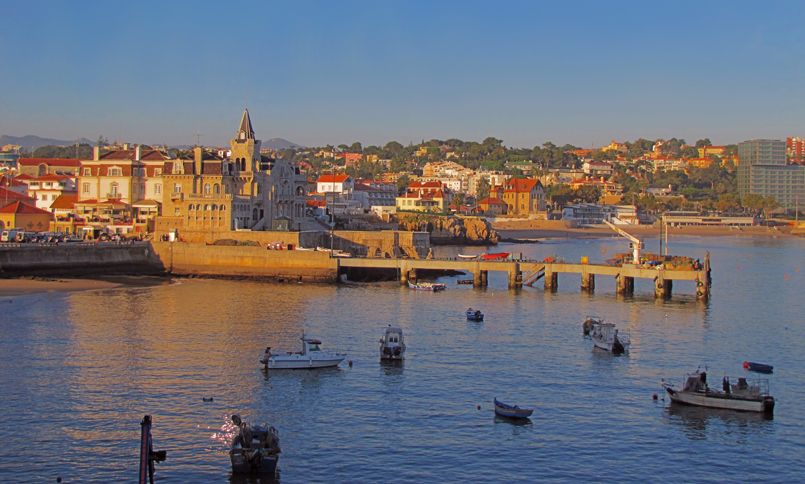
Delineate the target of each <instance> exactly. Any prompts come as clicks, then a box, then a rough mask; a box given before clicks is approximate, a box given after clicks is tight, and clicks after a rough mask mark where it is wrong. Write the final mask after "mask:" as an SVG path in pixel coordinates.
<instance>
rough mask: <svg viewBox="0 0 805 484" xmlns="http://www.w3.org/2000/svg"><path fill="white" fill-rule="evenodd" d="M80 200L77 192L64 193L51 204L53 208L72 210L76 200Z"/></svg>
mask: <svg viewBox="0 0 805 484" xmlns="http://www.w3.org/2000/svg"><path fill="white" fill-rule="evenodd" d="M76 201H78V194H77V193H62V194H61V195H59V197H58V198H56V200H53V203H51V204H50V208H51V209H59V210H68V209H69V210H72V209H73V208H75V202H76Z"/></svg>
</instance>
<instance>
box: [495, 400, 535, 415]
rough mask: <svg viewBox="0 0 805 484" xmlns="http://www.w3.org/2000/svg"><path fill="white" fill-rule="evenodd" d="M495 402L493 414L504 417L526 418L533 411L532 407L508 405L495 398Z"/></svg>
mask: <svg viewBox="0 0 805 484" xmlns="http://www.w3.org/2000/svg"><path fill="white" fill-rule="evenodd" d="M494 402H495V415H498V416H500V417H506V418H517V419H520V418H528V417H530V416H531V414H532V413H534V409H532V408H520V407H518V406H517V405H509V404H506V403H503V402H501V401H499V400H498V399H497V398H495V400H494Z"/></svg>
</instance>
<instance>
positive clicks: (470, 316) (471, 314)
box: [467, 308, 484, 321]
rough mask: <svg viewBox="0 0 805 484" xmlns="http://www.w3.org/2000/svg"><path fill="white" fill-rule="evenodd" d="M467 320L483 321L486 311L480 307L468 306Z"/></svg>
mask: <svg viewBox="0 0 805 484" xmlns="http://www.w3.org/2000/svg"><path fill="white" fill-rule="evenodd" d="M467 320H468V321H483V320H484V313H482V312H481V310H480V309H472V308H467Z"/></svg>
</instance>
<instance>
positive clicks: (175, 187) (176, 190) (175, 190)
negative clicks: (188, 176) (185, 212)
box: [173, 183, 182, 193]
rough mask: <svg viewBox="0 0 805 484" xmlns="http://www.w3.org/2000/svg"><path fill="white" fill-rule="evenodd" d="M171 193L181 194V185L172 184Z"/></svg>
mask: <svg viewBox="0 0 805 484" xmlns="http://www.w3.org/2000/svg"><path fill="white" fill-rule="evenodd" d="M173 193H182V185H181V184H179V183H176V184H174V185H173Z"/></svg>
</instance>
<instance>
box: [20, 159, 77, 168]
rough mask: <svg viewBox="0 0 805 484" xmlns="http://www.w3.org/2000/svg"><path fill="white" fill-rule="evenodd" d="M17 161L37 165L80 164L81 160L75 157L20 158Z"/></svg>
mask: <svg viewBox="0 0 805 484" xmlns="http://www.w3.org/2000/svg"><path fill="white" fill-rule="evenodd" d="M17 163H18V164H19V165H20V166H38V165H41V164H42V163H44V164H46V165H50V166H72V167H79V166H81V162H80V161H79V160H76V159H75V158H20V159H19V160H17Z"/></svg>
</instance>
